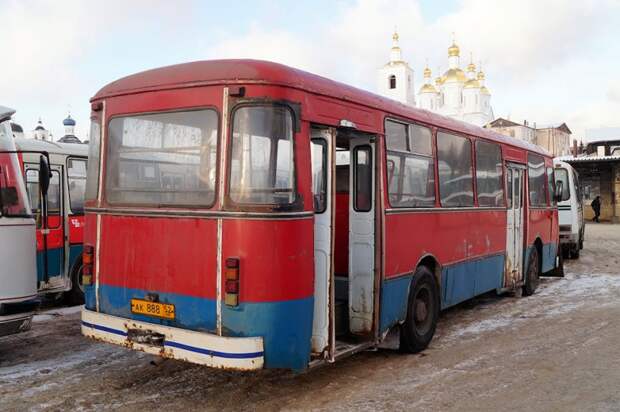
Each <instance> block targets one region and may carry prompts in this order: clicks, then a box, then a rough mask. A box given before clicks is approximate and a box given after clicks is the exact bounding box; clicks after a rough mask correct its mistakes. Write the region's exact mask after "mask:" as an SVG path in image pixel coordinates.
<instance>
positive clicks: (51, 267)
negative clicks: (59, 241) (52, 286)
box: [37, 247, 65, 285]
mask: <svg viewBox="0 0 620 412" xmlns="http://www.w3.org/2000/svg"><path fill="white" fill-rule="evenodd" d="M43 256H44V253H43V251H38V252H37V285H38V283H39V282H43V281H44V280H45V272H44V270H43V269H44V264H43ZM64 258H65V257H64V248H61V247H59V248H55V249H48V250H47V268H48V273H49V276H50V277H55V276H60V275H62V274H63V268H64V260H65V259H64Z"/></svg>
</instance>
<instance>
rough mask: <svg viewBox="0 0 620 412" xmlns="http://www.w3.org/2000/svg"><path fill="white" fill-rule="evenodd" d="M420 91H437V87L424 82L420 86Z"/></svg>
mask: <svg viewBox="0 0 620 412" xmlns="http://www.w3.org/2000/svg"><path fill="white" fill-rule="evenodd" d="M420 93H437V89H435V86H433V85H432V84H425V85H423V86H422V87H420Z"/></svg>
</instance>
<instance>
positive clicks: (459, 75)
mask: <svg viewBox="0 0 620 412" xmlns="http://www.w3.org/2000/svg"><path fill="white" fill-rule="evenodd" d="M466 81H467V76H465V72H463V70H461V69H458V68H457V69H450V70H448V71H446V72H445V73H444V74H443V82H449V83H450V82H459V83H465V82H466Z"/></svg>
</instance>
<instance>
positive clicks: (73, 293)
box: [66, 259, 84, 306]
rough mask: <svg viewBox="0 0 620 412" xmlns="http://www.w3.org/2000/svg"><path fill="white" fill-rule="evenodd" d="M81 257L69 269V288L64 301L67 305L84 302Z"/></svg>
mask: <svg viewBox="0 0 620 412" xmlns="http://www.w3.org/2000/svg"><path fill="white" fill-rule="evenodd" d="M83 267H84V266H83V265H82V259H79V260H78V261H77V262H75V264H74V265H73V270H71V290H69V291H68V292H67V293H66V302H67V304H69V305H72V306H74V305H82V304H84V285H82V268H83Z"/></svg>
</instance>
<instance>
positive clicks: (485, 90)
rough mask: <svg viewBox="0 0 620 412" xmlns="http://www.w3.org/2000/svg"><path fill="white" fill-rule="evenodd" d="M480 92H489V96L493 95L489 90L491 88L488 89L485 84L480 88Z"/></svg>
mask: <svg viewBox="0 0 620 412" xmlns="http://www.w3.org/2000/svg"><path fill="white" fill-rule="evenodd" d="M480 93H481V94H488V95H489V96H490V95H491V92H490V91H489V89H487V88H486V87H485V86H482V87H481V88H480Z"/></svg>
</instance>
